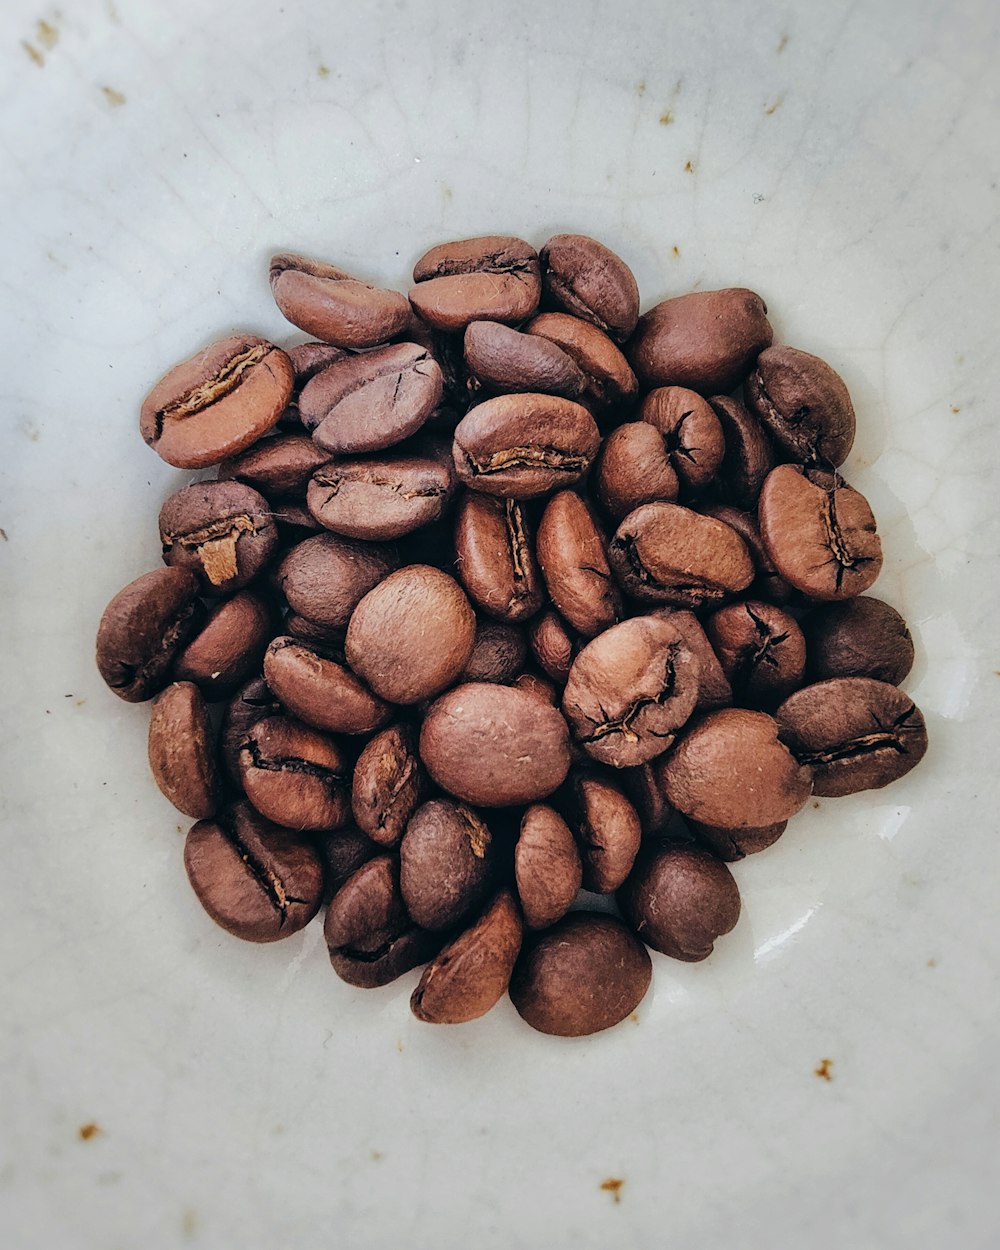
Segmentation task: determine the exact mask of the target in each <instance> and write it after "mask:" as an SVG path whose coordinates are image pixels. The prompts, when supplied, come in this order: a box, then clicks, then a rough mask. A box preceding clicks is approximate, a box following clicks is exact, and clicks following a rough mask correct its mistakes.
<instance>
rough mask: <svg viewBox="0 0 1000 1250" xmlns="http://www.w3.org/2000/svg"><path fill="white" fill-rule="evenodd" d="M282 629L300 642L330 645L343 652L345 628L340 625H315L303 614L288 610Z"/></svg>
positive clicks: (322, 645)
mask: <svg viewBox="0 0 1000 1250" xmlns="http://www.w3.org/2000/svg"><path fill="white" fill-rule="evenodd" d="M284 630H285V633H287V634H288V635H289V636H290V637H292V638H297V639H298V640H299V641H300V642H317V643H319V645H320V646H321V647H332V648H333V649H334V650H335V651H340V652H341V653H343V650H344V637H345V635H346V634H347V628H346V627H345V626H341V625H317V624H316V623H315V621H310V620H308V619H307V618H306V617H304V616H299V615H298V614H297V613H295V612H289V613H288V615H287V616H286V617H285V621H284Z"/></svg>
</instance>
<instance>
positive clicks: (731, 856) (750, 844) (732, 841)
mask: <svg viewBox="0 0 1000 1250" xmlns="http://www.w3.org/2000/svg"><path fill="white" fill-rule="evenodd" d="M688 825H689V826H690V829H691V832H692V833H693V834H694V835H695V836H696V837H697V838H698V839H699V841H701V842H703V843H704V844H705V845H706V846H707V847H708V849H709V850H710V851H711V852H712V854H713V855H717V856H718V857H719V859H722V860H725V861H726V863H727V864H730V863H734V862H735V861H736V860H740V859H745V858H746V856H747V855H755V854H756V853H757V852H758V851H765V850H767V848H768V847H769V846H773V845H774V844H775V842H777V840H778V839H779V838H780V837H781V835H782V834H783V833H784V832H785V829H786V827H787V825H788V821H787V820H779V821H778V823H777V824H775V825H764V826H763V827H762V828H760V829H753V828H750V829H719V828H717V827H716V826H715V825H703V824H700V823H699V822H698V821H697V820H689V821H688Z"/></svg>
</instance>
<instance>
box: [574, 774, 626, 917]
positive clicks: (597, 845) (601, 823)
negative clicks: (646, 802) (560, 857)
mask: <svg viewBox="0 0 1000 1250" xmlns="http://www.w3.org/2000/svg"><path fill="white" fill-rule="evenodd" d="M566 789H567V794H566V803H565V811H566V814H567V818H568V820H569V823H570V827H571V828H572V829H573V832H574V834H575V835H576V840H577V843H578V845H579V847H580V858H581V860H582V863H583V888H584V889H585V890H592V891H593V892H594V893H596V894H612V893H614V891H615V890H617V889H618V887H619V886H620V885H621V884H622V882H623V881H624V880H625V878H626V877H627V876H628V874H629V873H630V872H631V871H632V865H633V864H634V863H635V857H636V855H637V854H638V853H639V843H640V842H641V840H642V826H641V825H640V823H639V813H638V812H637V811H636V810H635V808H634V807H633V806H632V804H631V803H630V802H629V801H628V799H627V798H626V797H625V794H624V792H623V791H622V789H621V787H620V786H619V785H617V784H616V783H615V781H613V780H612V779H611V778H610V777H607V776H604V775H601V774H599V773H595V772H589V771H588V772H576V773H575V774H570V779H569V782H568V783H567V787H566Z"/></svg>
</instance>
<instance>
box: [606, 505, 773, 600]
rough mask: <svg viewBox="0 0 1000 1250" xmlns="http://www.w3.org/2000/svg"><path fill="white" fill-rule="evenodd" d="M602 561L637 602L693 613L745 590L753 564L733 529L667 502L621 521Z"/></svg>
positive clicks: (644, 509)
mask: <svg viewBox="0 0 1000 1250" xmlns="http://www.w3.org/2000/svg"><path fill="white" fill-rule="evenodd" d="M608 559H609V560H610V563H611V568H612V569H613V570H614V573H615V576H616V577H617V579H618V582H619V584H620V586H621V587H622V589H623V590H624V591H625V593H626V594H629V595H631V596H632V597H633V598H635V599H638V600H639V601H640V602H642V603H670V604H673V605H674V606H675V607H679V608H699V607H703V606H706V605H711V604H714V603H719V602H720V601H721V600H723V599H726V598H728V597H729V596H730V595H734V594H736V593H737V592H738V591H741V590H743V589H744V588H745V587H747V586H749V584H750V582H751V581H752V580H753V573H754V568H753V561H752V560H751V559H750V553H749V552H748V551H747V548H746V543H744V541H743V539H742V538H740V536H739V534H737V533H736V531H735V530H731V529H730V528H729V526H728V525H723V524H722V522H721V521H716V520H713V518H712V517H706V516H702V515H701V514H700V513H698V512H692V511H691V509H690V508H682V507H680V506H679V505H678V504H673V503H646V504H643V505H642V506H641V507H639V508H636V510H635V511H634V512H630V513H629V515H628V516H627V517H626V518H625V520H624V521H622V523H621V525H619V526H618V529H617V530H616V531H615V536H614V538H612V540H611V545H610V547H609V549H608Z"/></svg>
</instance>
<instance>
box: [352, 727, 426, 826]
mask: <svg viewBox="0 0 1000 1250" xmlns="http://www.w3.org/2000/svg"><path fill="white" fill-rule="evenodd" d="M424 788H425V777H424V770H423V768H422V767H421V764H420V759H419V757H418V755H417V734H416V730H415V729H413V727H412V726H410V725H390V727H389V728H388V729H383V730H382V732H381V733H378V734H376V735H375V736H374V738H371V739H370V740H369V742H368V744H367V746H366V747H365V749H364V750H363V751H362V752H361V754H360V755H359V756H358V762H357V764H355V766H354V783H353V789H352V794H351V806H352V808H353V811H354V819H355V820H356V821H357V822H358V827H359V828H360V829H361V830H362V831H363V832H364V833H366V834H367V835H368V836H369V837H370V838H371V839H372V841H373V842H377V843H378V844H379V845H380V846H395V845H396V844H397V843H398V842H399V840H400V839H401V838H402V836H403V831H404V830H405V828H406V825H407V822H408V821H409V819H410V817H411V816H412V815H413V813H414V811H415V810H416V807H417V804H418V803H419V802H420V797H421V794H422V793H423V790H424Z"/></svg>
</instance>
